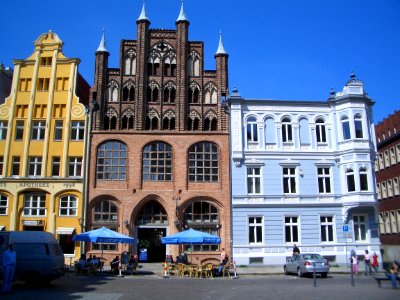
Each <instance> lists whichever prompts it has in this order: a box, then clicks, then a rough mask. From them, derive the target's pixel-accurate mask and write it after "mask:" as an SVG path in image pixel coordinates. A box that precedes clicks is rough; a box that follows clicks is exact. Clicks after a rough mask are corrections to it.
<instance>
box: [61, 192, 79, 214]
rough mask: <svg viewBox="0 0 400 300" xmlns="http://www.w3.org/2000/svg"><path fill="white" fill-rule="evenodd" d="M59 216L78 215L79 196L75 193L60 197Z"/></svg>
mask: <svg viewBox="0 0 400 300" xmlns="http://www.w3.org/2000/svg"><path fill="white" fill-rule="evenodd" d="M58 215H59V216H77V215H78V198H76V197H75V196H73V195H66V196H62V197H61V198H60V207H59V208H58Z"/></svg>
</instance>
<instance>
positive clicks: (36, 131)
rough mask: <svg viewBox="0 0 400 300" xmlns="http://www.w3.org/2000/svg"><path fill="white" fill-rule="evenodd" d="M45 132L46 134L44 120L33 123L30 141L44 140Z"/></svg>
mask: <svg viewBox="0 0 400 300" xmlns="http://www.w3.org/2000/svg"><path fill="white" fill-rule="evenodd" d="M45 132H46V121H44V120H35V121H33V123H32V136H31V140H33V141H42V140H44V136H45Z"/></svg>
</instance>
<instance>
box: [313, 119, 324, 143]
mask: <svg viewBox="0 0 400 300" xmlns="http://www.w3.org/2000/svg"><path fill="white" fill-rule="evenodd" d="M315 129H316V135H317V143H326V130H325V123H324V120H322V119H318V120H317V121H316V126H315Z"/></svg>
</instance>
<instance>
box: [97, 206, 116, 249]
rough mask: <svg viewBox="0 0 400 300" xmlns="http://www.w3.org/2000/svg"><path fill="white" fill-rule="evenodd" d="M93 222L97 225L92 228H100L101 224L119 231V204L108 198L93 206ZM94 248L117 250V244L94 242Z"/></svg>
mask: <svg viewBox="0 0 400 300" xmlns="http://www.w3.org/2000/svg"><path fill="white" fill-rule="evenodd" d="M92 215H93V224H94V225H95V227H93V228H92V229H97V228H100V227H101V226H107V228H109V229H111V230H114V231H117V232H118V227H117V224H118V208H117V206H116V205H115V204H114V203H113V202H111V201H108V200H104V201H101V202H99V203H98V204H97V205H96V206H95V207H94V208H93V213H92ZM92 249H93V250H101V249H103V250H116V249H117V244H114V243H110V244H97V243H94V244H92Z"/></svg>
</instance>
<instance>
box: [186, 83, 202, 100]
mask: <svg viewBox="0 0 400 300" xmlns="http://www.w3.org/2000/svg"><path fill="white" fill-rule="evenodd" d="M199 97H200V90H199V87H198V86H197V84H196V83H194V82H192V83H191V84H190V87H189V90H188V98H189V103H193V104H196V103H199Z"/></svg>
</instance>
